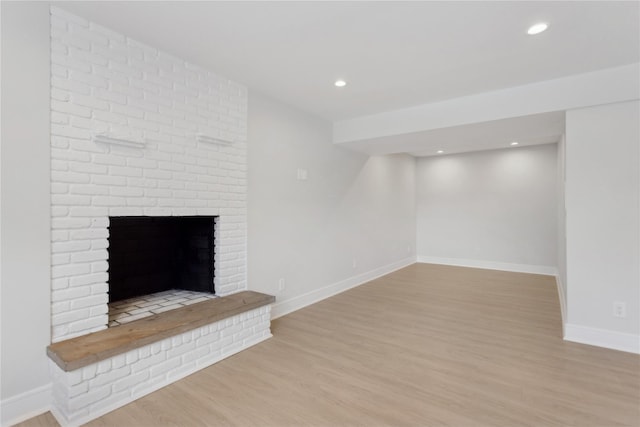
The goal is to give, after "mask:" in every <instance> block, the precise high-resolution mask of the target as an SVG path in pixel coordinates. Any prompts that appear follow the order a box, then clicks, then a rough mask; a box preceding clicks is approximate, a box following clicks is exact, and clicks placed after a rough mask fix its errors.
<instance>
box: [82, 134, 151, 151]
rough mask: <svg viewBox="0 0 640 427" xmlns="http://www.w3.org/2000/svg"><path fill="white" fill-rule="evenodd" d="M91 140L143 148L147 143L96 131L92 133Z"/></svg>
mask: <svg viewBox="0 0 640 427" xmlns="http://www.w3.org/2000/svg"><path fill="white" fill-rule="evenodd" d="M93 142H100V143H102V144H111V145H122V146H124V147H131V148H144V147H145V146H146V145H147V143H146V142H144V141H135V140H132V139H125V138H122V137H115V136H109V135H107V134H104V133H97V134H94V135H93Z"/></svg>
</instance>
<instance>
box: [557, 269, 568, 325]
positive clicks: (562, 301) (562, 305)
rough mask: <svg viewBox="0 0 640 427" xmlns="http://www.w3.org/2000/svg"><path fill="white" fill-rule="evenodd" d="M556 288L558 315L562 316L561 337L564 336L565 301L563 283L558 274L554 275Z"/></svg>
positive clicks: (565, 320) (565, 319) (565, 321)
mask: <svg viewBox="0 0 640 427" xmlns="http://www.w3.org/2000/svg"><path fill="white" fill-rule="evenodd" d="M556 286H557V287H558V299H559V300H560V315H561V316H562V336H563V337H564V335H565V324H566V323H567V301H566V300H565V299H564V292H565V288H564V283H563V282H562V279H561V278H560V274H556Z"/></svg>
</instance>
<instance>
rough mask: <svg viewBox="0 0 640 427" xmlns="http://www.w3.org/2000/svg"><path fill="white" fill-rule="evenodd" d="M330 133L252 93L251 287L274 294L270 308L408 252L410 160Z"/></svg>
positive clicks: (352, 280)
mask: <svg viewBox="0 0 640 427" xmlns="http://www.w3.org/2000/svg"><path fill="white" fill-rule="evenodd" d="M331 132H332V130H331V123H330V122H327V121H323V120H320V119H317V118H315V117H313V116H311V115H308V114H305V113H303V112H301V111H299V110H296V109H293V108H289V107H287V106H285V105H283V104H281V103H278V102H276V101H273V100H270V99H268V98H265V97H262V96H259V95H256V94H253V93H251V94H250V96H249V137H248V142H249V168H248V171H249V200H248V203H249V204H248V212H249V218H248V220H249V274H248V278H249V288H250V289H253V290H258V291H262V292H266V293H269V294H274V295H276V298H277V301H276V306H275V307H274V315H276V316H277V315H278V314H283V313H284V312H287V311H290V310H292V309H294V308H299V307H301V306H303V305H305V304H307V303H309V302H311V301H313V300H315V299H317V298H318V297H320V296H326V295H328V294H331V293H332V291H336V290H339V289H344V288H345V287H349V286H351V285H353V284H356V283H359V282H361V281H364V280H366V278H368V277H372V275H375V274H382V273H383V272H385V271H388V269H392V268H394V267H397V266H399V265H404V264H406V263H412V262H414V260H415V213H414V212H415V207H414V182H415V176H414V169H415V161H414V159H413V158H412V157H410V156H408V155H394V156H385V157H368V156H366V155H363V154H360V153H354V152H350V151H347V150H344V149H341V148H338V147H335V146H334V145H333V144H332V142H331ZM297 169H306V170H307V171H308V179H307V180H306V181H303V180H297V179H296V176H297ZM354 260H355V264H356V266H355V267H354V266H353V261H354ZM403 263H404V264H403ZM385 266H386V267H387V268H385ZM280 278H283V279H284V280H285V289H284V290H283V291H280V290H279V286H278V281H279V279H280ZM332 285H334V286H332Z"/></svg>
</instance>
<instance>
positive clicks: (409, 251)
mask: <svg viewBox="0 0 640 427" xmlns="http://www.w3.org/2000/svg"><path fill="white" fill-rule="evenodd" d="M407 253H408V254H410V253H411V245H409V246H407Z"/></svg>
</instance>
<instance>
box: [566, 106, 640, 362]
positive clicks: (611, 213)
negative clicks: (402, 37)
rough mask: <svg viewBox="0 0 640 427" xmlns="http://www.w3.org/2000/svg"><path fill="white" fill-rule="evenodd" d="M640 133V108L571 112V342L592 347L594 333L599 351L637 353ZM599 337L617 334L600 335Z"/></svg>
mask: <svg viewBox="0 0 640 427" xmlns="http://www.w3.org/2000/svg"><path fill="white" fill-rule="evenodd" d="M639 127H640V109H639V103H638V101H632V102H625V103H617V104H610V105H602V106H598V107H591V108H585V109H580V110H571V111H568V112H567V133H566V155H567V157H566V176H567V178H566V179H567V181H566V205H567V296H568V300H567V302H568V307H567V308H568V322H569V324H570V325H571V328H570V331H569V332H571V333H569V334H568V335H569V336H568V337H567V339H572V340H584V339H586V338H585V336H584V334H585V333H588V334H591V338H592V342H593V343H596V344H597V343H598V341H599V340H601V339H604V340H614V341H616V340H617V342H618V343H619V344H620V345H623V344H624V343H625V342H627V343H631V344H633V345H634V348H635V349H636V351H638V350H637V347H638V339H639V338H638V335H640V236H639V233H640V226H639V221H640V209H639V207H638V204H639V203H640V183H639V179H640V171H639V169H640V166H639V156H640V148H639V147H640V129H639ZM614 301H620V302H625V303H626V304H627V317H626V318H616V317H614V316H613V303H614ZM584 328H587V329H586V330H585V329H584ZM589 329H590V330H589ZM597 330H604V331H609V332H608V333H604V332H603V333H602V334H600V335H597ZM593 334H596V335H597V336H594V335H593ZM620 334H623V335H620ZM624 334H626V335H624ZM601 344H610V345H609V346H612V345H613V344H614V342H604V343H601ZM627 349H629V348H627Z"/></svg>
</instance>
